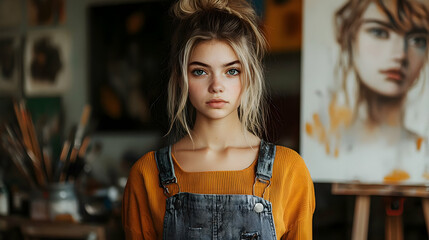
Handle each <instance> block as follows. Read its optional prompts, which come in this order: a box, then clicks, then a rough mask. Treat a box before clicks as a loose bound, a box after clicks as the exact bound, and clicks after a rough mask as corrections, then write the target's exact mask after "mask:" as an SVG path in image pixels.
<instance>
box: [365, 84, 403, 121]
mask: <svg viewBox="0 0 429 240" xmlns="http://www.w3.org/2000/svg"><path fill="white" fill-rule="evenodd" d="M361 98H362V99H363V101H364V103H365V104H366V106H367V113H368V119H367V120H368V123H369V124H371V125H373V126H381V125H388V126H400V125H401V124H402V116H403V114H402V106H403V103H404V99H405V96H399V97H386V96H381V95H380V94H377V93H374V92H373V91H371V90H368V89H366V90H365V91H363V95H362V96H361Z"/></svg>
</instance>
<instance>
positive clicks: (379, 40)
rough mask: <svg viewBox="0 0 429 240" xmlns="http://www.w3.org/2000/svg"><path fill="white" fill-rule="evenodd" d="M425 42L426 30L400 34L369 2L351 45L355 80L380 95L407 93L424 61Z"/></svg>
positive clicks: (393, 95)
mask: <svg viewBox="0 0 429 240" xmlns="http://www.w3.org/2000/svg"><path fill="white" fill-rule="evenodd" d="M427 41H428V33H427V31H425V30H418V29H415V30H411V31H408V32H403V31H399V30H397V29H396V28H395V27H394V26H393V24H392V23H391V22H390V21H389V18H388V17H387V16H386V14H385V13H384V12H382V10H381V9H380V8H379V7H378V6H377V5H376V4H375V3H370V5H369V6H368V8H367V9H366V11H365V12H364V13H363V16H362V23H361V26H360V27H359V30H358V32H357V34H356V39H355V41H354V44H353V63H354V67H355V70H356V72H357V74H358V77H359V78H360V79H361V81H362V83H363V84H364V85H365V86H366V87H368V88H369V89H370V90H372V91H374V92H375V93H378V94H380V95H383V96H390V97H398V96H402V95H404V94H406V92H407V91H408V90H409V89H410V87H411V86H412V85H413V83H414V81H415V80H416V79H417V78H418V76H419V74H420V71H421V69H422V67H423V65H424V63H425V60H426V58H427V55H426V52H427Z"/></svg>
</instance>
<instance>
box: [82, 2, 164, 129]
mask: <svg viewBox="0 0 429 240" xmlns="http://www.w3.org/2000/svg"><path fill="white" fill-rule="evenodd" d="M170 4H171V3H170V2H169V1H144V2H140V3H127V4H115V5H101V6H100V5H97V6H92V7H90V8H89V21H90V22H89V34H90V35H89V38H90V43H89V48H88V49H89V58H90V59H89V71H90V77H89V79H90V83H89V84H90V86H89V89H90V101H91V105H92V106H93V114H92V116H93V118H94V119H95V121H96V122H97V123H98V124H97V128H98V129H97V130H98V131H102V132H106V131H108V132H111V131H113V132H114V131H147V130H159V129H160V128H162V127H163V126H162V125H163V124H164V123H165V122H166V109H165V106H166V103H165V98H166V82H167V77H168V73H167V64H168V53H169V46H170V43H169V41H170V39H171V30H172V29H171V22H170V21H171V20H170V19H169V18H168V17H166V16H168V9H169V7H170Z"/></svg>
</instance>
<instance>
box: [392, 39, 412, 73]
mask: <svg viewBox="0 0 429 240" xmlns="http://www.w3.org/2000/svg"><path fill="white" fill-rule="evenodd" d="M392 43H393V44H392V48H391V53H392V58H393V61H395V62H397V63H399V64H401V66H404V67H406V66H407V65H408V57H407V54H408V44H407V40H406V38H405V37H404V36H401V35H397V36H395V37H394V40H393V41H392Z"/></svg>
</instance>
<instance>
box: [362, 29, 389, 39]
mask: <svg viewBox="0 0 429 240" xmlns="http://www.w3.org/2000/svg"><path fill="white" fill-rule="evenodd" d="M367 31H368V33H369V34H371V35H373V36H374V37H376V38H380V39H387V38H389V32H388V31H387V30H385V29H383V28H380V27H373V28H370V29H368V30H367Z"/></svg>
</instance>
